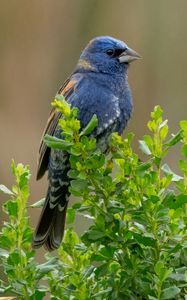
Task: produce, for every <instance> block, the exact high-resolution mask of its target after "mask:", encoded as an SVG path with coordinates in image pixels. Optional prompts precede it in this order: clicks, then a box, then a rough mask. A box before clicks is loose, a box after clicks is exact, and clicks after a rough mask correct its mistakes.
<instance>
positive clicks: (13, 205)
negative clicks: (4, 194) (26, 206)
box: [4, 200, 18, 218]
mask: <svg viewBox="0 0 187 300" xmlns="http://www.w3.org/2000/svg"><path fill="white" fill-rule="evenodd" d="M4 206H5V208H6V210H7V212H8V214H9V215H10V216H11V217H14V218H17V216H18V203H17V202H15V201H11V200H9V201H7V202H6V203H5V205H4Z"/></svg>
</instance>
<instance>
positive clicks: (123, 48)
mask: <svg viewBox="0 0 187 300" xmlns="http://www.w3.org/2000/svg"><path fill="white" fill-rule="evenodd" d="M139 58H140V55H139V54H138V53H137V52H136V51H134V50H133V49H131V48H129V47H128V46H127V45H126V44H125V43H124V42H122V41H120V40H117V39H114V38H112V37H109V36H100V37H96V38H95V39H93V40H91V41H90V42H89V44H88V45H87V46H86V48H85V49H84V50H83V52H82V54H81V56H80V60H79V62H78V68H81V69H82V70H90V71H95V72H102V73H110V74H113V73H123V72H124V71H125V70H126V69H127V68H128V65H129V63H130V62H132V61H134V60H137V59H139Z"/></svg>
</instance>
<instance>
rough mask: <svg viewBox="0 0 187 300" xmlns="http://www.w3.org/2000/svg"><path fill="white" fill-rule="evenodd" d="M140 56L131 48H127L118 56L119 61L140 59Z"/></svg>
mask: <svg viewBox="0 0 187 300" xmlns="http://www.w3.org/2000/svg"><path fill="white" fill-rule="evenodd" d="M140 58H141V56H140V55H139V54H138V53H137V52H136V51H134V50H133V49H131V48H127V49H126V50H125V51H124V52H123V53H122V54H121V55H120V56H119V61H120V63H130V62H132V61H134V60H137V59H140Z"/></svg>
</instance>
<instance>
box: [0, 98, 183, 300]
mask: <svg viewBox="0 0 187 300" xmlns="http://www.w3.org/2000/svg"><path fill="white" fill-rule="evenodd" d="M53 106H55V107H56V109H57V110H59V111H60V112H62V113H63V116H64V118H63V119H61V120H60V122H59V124H60V126H61V128H62V132H63V140H61V139H57V138H54V137H51V136H45V139H44V140H45V142H46V144H47V145H48V146H49V147H52V148H56V149H61V150H62V151H63V150H65V151H67V152H68V153H69V155H70V163H71V169H70V171H69V173H68V176H69V177H70V178H71V186H70V192H71V193H72V194H73V195H74V196H75V197H77V201H76V203H75V204H74V205H73V206H72V207H71V208H69V209H68V212H67V225H68V226H67V227H68V229H67V230H66V233H65V236H64V239H63V242H62V244H61V247H60V248H59V250H58V253H57V255H56V256H55V255H53V253H52V254H49V253H46V255H45V260H46V261H45V263H43V264H38V263H37V261H36V258H35V255H36V253H35V251H33V250H32V248H31V240H32V229H31V228H30V225H29V217H28V210H27V206H28V203H27V201H28V197H29V188H28V180H29V177H30V173H29V168H28V166H23V165H22V164H18V165H16V164H15V163H14V162H13V163H12V173H13V174H14V176H15V179H16V185H14V186H13V187H12V189H11V190H10V189H8V188H7V187H5V186H4V185H0V190H1V191H2V192H4V193H5V194H7V195H8V199H9V200H8V201H7V202H6V203H5V204H4V205H3V210H4V212H5V213H6V214H7V215H8V218H9V219H8V221H7V222H4V225H3V228H2V231H1V235H0V248H1V249H0V261H1V265H2V267H3V270H4V274H5V276H6V279H5V280H1V281H0V292H1V294H3V295H15V296H17V297H18V299H24V300H25V299H43V298H44V296H45V295H47V294H49V295H50V297H51V299H52V300H57V299H59V300H61V299H64V300H69V299H70V300H89V299H96V300H102V299H111V300H115V299H117V300H120V299H121V300H122V299H123V300H125V299H133V300H136V299H140V300H141V299H142V300H143V299H150V300H156V299H162V300H164V299H187V230H186V223H187V204H186V203H187V121H181V122H180V130H179V132H178V133H177V134H175V135H172V136H170V137H169V138H168V125H167V120H163V112H162V110H161V108H160V107H159V106H156V107H155V109H154V111H153V112H152V113H151V120H150V121H149V122H148V128H149V130H150V135H145V136H144V137H143V139H142V140H141V141H139V144H140V149H141V150H142V152H143V153H144V155H141V156H142V157H143V160H142V159H140V157H139V156H138V154H137V153H135V152H134V151H133V149H132V147H131V143H132V140H133V138H134V136H133V134H132V133H129V134H128V135H127V136H126V138H125V139H123V138H122V137H120V136H119V135H118V134H117V133H114V134H113V135H112V137H111V141H110V145H109V151H108V155H104V154H103V153H101V152H100V151H99V150H98V149H97V147H96V140H95V139H94V138H93V137H92V136H89V134H90V133H91V132H92V131H93V130H94V128H95V127H96V126H97V118H96V116H94V117H93V118H92V120H91V121H90V123H89V124H88V126H87V127H86V128H85V129H84V130H82V131H81V130H80V122H79V121H78V120H77V109H76V108H73V109H71V108H70V106H69V105H68V104H67V103H66V102H65V101H64V99H63V97H62V96H57V97H56V99H55V101H54V102H53ZM179 143H180V144H181V153H182V157H183V158H182V159H181V160H179V168H180V173H181V174H180V176H179V175H177V174H175V173H174V172H173V171H172V170H171V168H170V167H169V166H168V165H167V164H166V163H164V162H163V159H164V161H165V157H166V156H167V154H168V152H169V151H170V150H171V148H172V147H173V146H174V145H176V144H179ZM40 205H41V201H39V202H37V203H35V204H34V205H33V207H38V206H40ZM77 215H82V216H83V218H88V219H91V220H92V224H91V225H90V227H89V228H88V230H87V231H86V232H84V233H83V234H82V235H81V237H78V235H77V233H76V232H75V231H74V220H75V217H76V216H77Z"/></svg>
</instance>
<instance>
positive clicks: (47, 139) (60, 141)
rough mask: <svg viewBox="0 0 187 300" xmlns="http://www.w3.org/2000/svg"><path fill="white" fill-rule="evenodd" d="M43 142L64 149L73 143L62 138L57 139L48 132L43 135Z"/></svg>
mask: <svg viewBox="0 0 187 300" xmlns="http://www.w3.org/2000/svg"><path fill="white" fill-rule="evenodd" d="M44 143H45V144H46V145H47V146H48V147H50V148H54V149H59V150H66V151H68V150H69V149H70V148H71V146H72V145H73V143H71V142H67V141H65V140H63V139H58V138H56V137H54V136H51V135H48V134H46V135H45V136H44Z"/></svg>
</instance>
